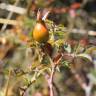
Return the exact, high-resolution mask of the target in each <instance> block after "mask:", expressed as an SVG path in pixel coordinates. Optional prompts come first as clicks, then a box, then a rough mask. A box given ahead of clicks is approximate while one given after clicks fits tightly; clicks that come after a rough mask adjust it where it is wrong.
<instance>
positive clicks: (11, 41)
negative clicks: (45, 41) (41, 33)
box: [0, 0, 96, 96]
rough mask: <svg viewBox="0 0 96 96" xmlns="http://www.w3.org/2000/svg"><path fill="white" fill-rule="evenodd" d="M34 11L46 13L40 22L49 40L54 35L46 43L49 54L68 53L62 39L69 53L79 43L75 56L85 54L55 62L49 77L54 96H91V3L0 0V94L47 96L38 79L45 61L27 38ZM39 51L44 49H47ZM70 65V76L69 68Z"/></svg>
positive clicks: (94, 49)
mask: <svg viewBox="0 0 96 96" xmlns="http://www.w3.org/2000/svg"><path fill="white" fill-rule="evenodd" d="M38 9H41V11H42V15H43V16H44V15H45V14H46V12H48V11H50V13H49V15H48V17H47V20H46V21H45V22H46V25H47V27H48V30H49V32H50V38H51V39H52V36H53V34H52V33H54V38H56V40H58V42H55V43H54V42H53V41H52V42H53V43H50V44H51V45H52V47H53V50H54V53H55V55H56V54H58V52H63V51H64V52H65V51H66V50H67V51H68V50H70V48H69V47H68V46H67V49H66V48H65V47H64V44H61V42H62V40H63V39H64V38H65V37H67V35H68V38H67V42H68V44H69V45H70V46H71V48H72V49H71V50H72V52H73V53H74V50H75V49H76V48H77V45H78V46H79V45H80V48H77V49H79V51H78V52H77V53H84V54H85V53H87V54H90V56H89V55H88V56H89V57H88V56H87V59H85V58H81V57H80V58H74V60H73V61H71V57H64V59H63V60H61V65H60V66H59V67H57V69H56V70H57V71H56V73H55V75H54V82H53V85H54V96H77V95H78V96H96V0H0V96H49V93H50V92H49V88H48V84H47V81H46V80H45V78H44V76H42V73H43V71H44V72H46V71H45V69H46V67H43V66H47V67H49V68H50V65H48V60H47V59H48V58H47V57H46V56H45V58H44V57H43V56H42V52H41V49H38V46H36V43H35V42H34V40H33V38H32V32H33V28H34V26H35V24H36V16H37V12H38ZM67 31H70V32H67ZM64 32H65V33H64ZM67 33H69V34H67ZM66 34H67V35H66ZM52 40H53V39H52ZM56 40H55V41H56ZM64 40H65V39H64ZM63 43H64V41H63ZM84 44H85V45H84ZM61 45H62V46H63V47H64V48H65V49H66V50H65V49H64V48H62V46H61ZM58 46H59V47H58ZM39 47H40V46H39ZM44 48H45V50H47V49H48V50H49V51H50V47H48V46H47V47H46V46H45V47H44ZM68 48H69V49H68ZM63 49H64V50H63ZM77 49H76V50H75V51H77ZM38 50H39V51H38ZM58 50H59V51H58ZM62 50H63V51H62ZM82 50H83V51H82ZM49 51H48V52H49ZM38 52H39V53H40V52H41V53H40V54H39V53H38ZM83 57H86V54H85V55H84V56H83ZM42 58H43V59H42ZM90 58H91V59H92V60H91V61H90V60H89V59H90ZM67 61H68V62H67ZM70 62H71V63H73V62H74V64H73V65H71V67H72V68H73V67H74V69H73V70H75V72H76V73H74V72H73V70H70V64H69V63H70ZM41 63H43V64H41ZM37 66H39V68H38V70H39V72H38V71H35V70H36V68H37ZM94 66H95V67H94ZM44 68H45V69H44ZM47 69H48V68H47ZM48 70H49V69H48ZM48 70H47V71H48ZM36 72H37V73H36ZM48 72H50V71H48ZM35 74H36V76H35ZM78 76H79V77H78ZM32 80H33V81H32ZM31 81H32V82H31ZM82 82H83V83H82ZM30 83H32V84H30ZM83 84H85V85H86V86H87V87H86V88H87V89H88V88H89V89H88V90H90V91H88V92H89V93H88V92H87V91H86V90H87V89H86V88H85V87H84V88H85V89H84V88H82V86H83Z"/></svg>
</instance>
